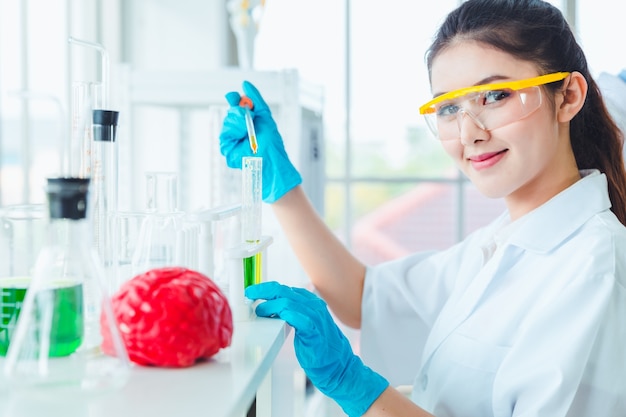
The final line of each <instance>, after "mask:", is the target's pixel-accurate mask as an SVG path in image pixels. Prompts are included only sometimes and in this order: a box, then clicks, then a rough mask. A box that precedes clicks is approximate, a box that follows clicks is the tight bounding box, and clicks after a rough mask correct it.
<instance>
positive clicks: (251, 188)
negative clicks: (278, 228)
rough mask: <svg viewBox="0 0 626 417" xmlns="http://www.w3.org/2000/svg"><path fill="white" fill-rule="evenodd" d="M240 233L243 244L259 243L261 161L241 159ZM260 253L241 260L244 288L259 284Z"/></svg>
mask: <svg viewBox="0 0 626 417" xmlns="http://www.w3.org/2000/svg"><path fill="white" fill-rule="evenodd" d="M241 166H242V187H241V189H242V205H241V232H242V237H243V242H244V243H246V244H253V245H257V244H258V243H259V242H260V241H261V226H262V223H261V217H262V208H263V207H262V201H263V200H262V190H263V183H262V170H263V159H262V158H260V157H256V156H251V157H244V158H243V159H242V164H241ZM261 262H262V259H261V252H259V253H257V254H256V255H253V256H250V257H248V258H244V259H243V271H244V288H246V287H248V286H249V285H252V284H258V283H259V282H261V270H262V264H261Z"/></svg>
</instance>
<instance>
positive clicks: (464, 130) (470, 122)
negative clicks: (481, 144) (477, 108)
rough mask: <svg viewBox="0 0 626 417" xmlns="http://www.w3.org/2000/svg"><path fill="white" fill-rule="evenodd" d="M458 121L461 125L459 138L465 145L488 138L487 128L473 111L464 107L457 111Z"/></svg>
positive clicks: (459, 125)
mask: <svg viewBox="0 0 626 417" xmlns="http://www.w3.org/2000/svg"><path fill="white" fill-rule="evenodd" d="M456 121H457V125H458V127H459V138H460V139H461V143H462V144H463V145H469V144H472V143H475V142H477V141H479V140H485V139H486V137H485V133H487V129H486V128H485V126H484V125H483V124H482V123H481V121H480V120H478V119H477V118H476V116H474V115H473V114H472V113H470V112H468V111H467V110H464V109H462V110H461V111H459V112H458V113H457V116H456Z"/></svg>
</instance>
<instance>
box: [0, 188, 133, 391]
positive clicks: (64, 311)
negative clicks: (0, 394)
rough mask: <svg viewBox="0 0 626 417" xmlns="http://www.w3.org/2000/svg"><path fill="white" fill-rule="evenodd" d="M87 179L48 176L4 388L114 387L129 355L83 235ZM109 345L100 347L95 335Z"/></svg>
mask: <svg viewBox="0 0 626 417" xmlns="http://www.w3.org/2000/svg"><path fill="white" fill-rule="evenodd" d="M89 182H90V180H89V179H88V178H50V179H48V186H47V194H48V208H49V219H50V220H49V224H48V236H47V241H46V242H45V243H44V245H43V247H42V249H41V251H40V253H39V256H38V257H37V261H36V263H35V267H34V270H33V277H32V281H31V282H30V283H29V285H28V287H27V289H26V295H25V298H24V302H23V304H22V305H21V310H20V312H19V316H18V319H17V324H16V326H15V331H14V332H13V333H12V334H11V340H10V344H9V349H8V352H7V356H6V360H5V364H4V376H5V378H6V379H7V382H8V385H9V386H10V388H11V389H12V390H17V391H20V392H26V393H29V394H30V393H34V394H35V395H38V396H41V395H43V394H49V396H50V398H55V397H57V396H59V395H61V394H71V395H81V396H84V395H85V394H97V393H102V392H107V391H110V390H112V389H116V388H119V387H121V386H122V385H123V384H124V383H125V381H126V379H127V377H128V370H129V369H130V367H129V361H128V356H127V353H126V349H125V347H124V344H123V342H122V339H121V337H120V334H119V332H118V328H117V325H116V321H115V319H114V316H113V309H112V305H111V301H110V298H109V297H108V293H107V282H106V278H105V274H104V272H103V269H102V268H103V267H102V264H101V262H100V260H99V257H98V253H97V251H96V249H95V247H94V246H93V241H92V239H91V224H90V222H89V220H88V216H87V205H88V204H87V202H88V200H87V199H88V189H89ZM105 333H106V334H107V338H108V342H109V344H110V345H112V348H111V351H110V352H107V353H106V354H105V353H104V352H103V349H102V343H103V334H105Z"/></svg>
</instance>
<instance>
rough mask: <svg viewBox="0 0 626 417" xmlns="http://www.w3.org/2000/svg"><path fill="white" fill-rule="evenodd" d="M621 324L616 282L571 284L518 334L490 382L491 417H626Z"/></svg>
mask: <svg viewBox="0 0 626 417" xmlns="http://www.w3.org/2000/svg"><path fill="white" fill-rule="evenodd" d="M609 262H610V261H609ZM624 319H626V292H625V290H624V287H623V285H622V284H621V283H619V281H617V280H616V279H615V276H613V275H609V274H604V275H599V276H592V277H585V278H584V279H578V280H572V282H571V284H570V285H568V286H567V287H565V288H563V290H562V291H560V292H559V294H558V295H556V296H554V297H551V298H550V299H549V300H546V302H544V303H543V305H542V306H541V307H539V308H537V309H534V310H533V311H531V312H530V313H529V316H528V317H527V319H526V320H525V322H524V324H523V325H522V326H521V328H520V329H519V335H518V338H517V339H518V340H517V341H516V343H515V344H514V346H513V347H512V348H511V350H510V352H509V353H508V355H507V356H506V357H505V359H504V360H503V362H502V364H501V367H500V369H499V371H498V373H497V375H496V378H495V381H494V392H493V398H494V399H496V400H495V402H494V416H499V417H511V416H513V417H522V416H524V417H527V416H528V417H530V416H532V417H591V416H607V417H611V416H623V415H626V400H625V397H624V396H625V395H626V383H625V381H626V376H625V375H626V366H625V363H626V356H625V353H624V352H625V351H624V347H625V346H626V326H625V325H624Z"/></svg>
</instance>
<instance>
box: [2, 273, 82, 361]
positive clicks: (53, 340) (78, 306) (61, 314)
mask: <svg viewBox="0 0 626 417" xmlns="http://www.w3.org/2000/svg"><path fill="white" fill-rule="evenodd" d="M28 282H29V279H28V278H9V279H2V280H0V356H5V355H6V353H7V350H8V349H9V342H10V340H11V336H12V335H13V332H14V331H15V325H16V323H17V319H18V317H19V315H20V311H21V309H22V303H23V302H24V297H25V296H26V288H27V286H28ZM44 297H46V298H49V299H51V300H52V304H53V313H52V320H51V323H50V350H49V352H48V356H50V357H59V356H67V355H69V354H71V353H73V352H74V351H76V349H77V348H78V347H79V346H80V344H81V343H82V338H83V327H84V326H83V290H82V285H81V284H67V285H59V286H57V287H55V288H50V289H43V290H40V291H39V292H38V294H37V297H36V298H35V314H34V315H33V319H34V320H35V321H36V323H31V324H30V325H31V329H32V330H34V331H35V338H36V340H37V343H39V334H38V329H39V326H38V324H39V323H38V321H39V320H40V318H41V316H42V314H41V312H40V311H39V310H40V308H39V306H40V301H39V300H41V299H43V298H44ZM31 329H29V331H30V330H31ZM33 349H36V350H38V347H33Z"/></svg>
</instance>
